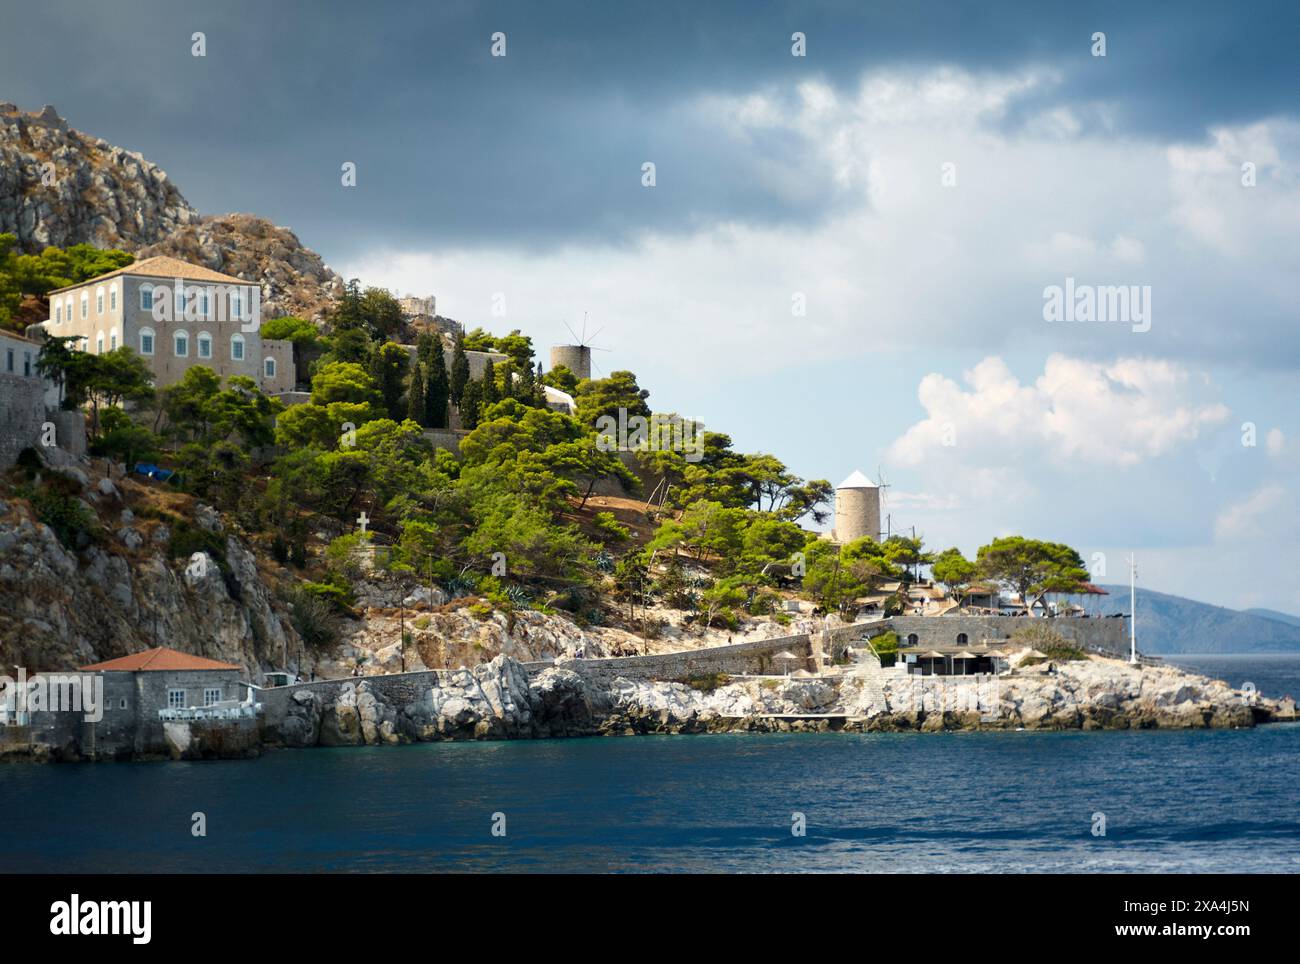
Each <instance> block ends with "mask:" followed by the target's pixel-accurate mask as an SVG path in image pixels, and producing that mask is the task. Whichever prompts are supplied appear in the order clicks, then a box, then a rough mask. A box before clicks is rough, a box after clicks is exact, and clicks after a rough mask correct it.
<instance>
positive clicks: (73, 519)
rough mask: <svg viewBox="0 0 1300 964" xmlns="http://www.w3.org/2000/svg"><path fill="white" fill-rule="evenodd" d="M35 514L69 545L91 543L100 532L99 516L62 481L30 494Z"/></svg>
mask: <svg viewBox="0 0 1300 964" xmlns="http://www.w3.org/2000/svg"><path fill="white" fill-rule="evenodd" d="M31 503H32V509H33V510H34V511H35V513H36V518H37V519H39V520H40V521H41V522H44V523H45V524H46V525H47V526H49V527H50V528H51V529H52V530H53V531H54V534H55V535H56V536H57V537H58V539H59V542H61V543H63V545H65V546H67V547H68V548H69V549H81V548H84V547H86V546H88V545H89V544H90V543H91V542H93V541H94V539H95V538H96V537H97V535H98V531H99V520H98V519H96V518H95V515H94V513H93V512H91V511H90V510H89V509H87V508H86V506H85V505H84V504H83V503H82V501H81V499H80V498H78V497H77V496H75V495H73V494H72V493H70V492H68V491H66V489H65V488H64V487H63V486H61V485H47V486H43V487H42V488H40V489H39V490H37V491H35V492H33V493H32V494H31Z"/></svg>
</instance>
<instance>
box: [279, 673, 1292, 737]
mask: <svg viewBox="0 0 1300 964" xmlns="http://www.w3.org/2000/svg"><path fill="white" fill-rule="evenodd" d="M575 662H576V661H575ZM573 665H574V664H573V662H570V663H568V664H567V665H566V664H564V663H561V664H560V665H557V666H555V667H552V668H548V669H544V670H542V671H541V672H540V673H537V674H536V675H534V676H533V677H532V678H531V679H530V677H529V675H528V673H527V672H526V671H525V669H524V667H523V666H522V665H521V664H520V663H518V662H517V661H515V660H513V659H511V658H510V657H508V656H498V657H496V658H495V659H493V660H492V661H491V662H489V663H485V664H482V665H480V666H477V667H475V668H474V669H473V670H457V671H449V672H446V673H440V674H438V677H437V683H436V685H434V686H431V687H429V688H428V689H427V691H426V692H425V693H424V694H423V695H422V696H421V697H419V698H418V699H414V700H411V701H409V702H405V703H402V702H400V701H393V700H386V699H385V698H384V697H383V694H381V693H380V692H378V687H377V686H376V685H375V683H374V681H373V680H366V679H361V680H358V681H355V682H353V681H348V682H346V683H344V684H342V685H341V686H340V687H339V689H338V692H337V694H336V695H334V696H332V697H328V696H327V697H322V696H321V694H320V693H319V692H318V691H313V690H311V689H302V690H299V691H297V692H295V693H293V694H292V696H291V697H290V708H289V712H288V713H287V714H286V715H285V717H284V719H283V721H282V722H280V723H279V724H277V725H275V726H269V727H266V728H264V734H263V735H264V739H265V740H266V743H267V744H268V745H272V746H274V745H280V746H288V747H308V746H363V745H384V744H400V743H410V742H426V741H436V740H502V739H535V738H554V737H573V736H597V735H638V734H655V733H662V734H667V733H720V732H791V731H831V730H834V731H846V732H876V731H897V730H917V731H925V732H929V731H939V730H988V729H993V730H1018V729H1026V730H1068V729H1079V730H1098V729H1112V730H1115V729H1171V728H1174V729H1190V728H1196V729H1204V728H1215V729H1218V728H1241V727H1252V726H1255V725H1257V724H1260V723H1268V722H1274V721H1282V720H1287V719H1294V718H1295V716H1294V714H1295V710H1294V704H1293V703H1287V702H1286V701H1278V700H1271V699H1267V698H1262V697H1256V696H1253V695H1252V694H1249V693H1247V692H1243V691H1240V690H1234V689H1232V688H1230V687H1229V686H1228V685H1227V684H1226V683H1223V682H1221V681H1218V680H1211V679H1208V678H1206V677H1202V676H1196V675H1194V674H1190V673H1184V672H1182V671H1180V670H1177V669H1173V668H1171V667H1163V666H1162V667H1151V666H1137V667H1135V666H1130V665H1129V664H1127V663H1124V662H1122V661H1120V660H1113V659H1103V658H1099V657H1095V658H1093V659H1090V660H1086V661H1075V662H1062V663H1056V662H1047V663H1042V664H1038V665H1036V666H1032V667H1029V668H1027V669H1022V670H1017V671H1015V672H1013V673H1010V674H1006V675H1004V676H1000V677H992V678H983V680H982V681H981V682H978V683H976V682H975V681H971V682H953V681H951V680H945V678H943V677H927V678H925V679H923V680H920V681H917V680H915V678H902V679H898V680H895V681H890V682H887V683H886V684H885V685H883V686H880V685H872V681H871V680H864V679H862V678H859V677H855V676H852V675H845V676H843V677H810V678H802V679H799V678H790V677H785V678H781V677H775V678H773V677H768V678H754V677H749V678H744V679H739V680H734V681H721V682H720V685H716V686H713V687H712V688H709V689H704V688H699V685H700V684H699V683H698V681H693V682H696V684H697V685H696V686H691V685H687V684H686V683H683V682H660V681H645V680H630V679H626V678H621V677H619V678H616V679H614V680H613V681H612V682H609V681H599V680H595V679H592V678H590V677H588V676H585V675H583V674H582V673H581V672H578V671H575V669H573V668H570V667H572V666H573Z"/></svg>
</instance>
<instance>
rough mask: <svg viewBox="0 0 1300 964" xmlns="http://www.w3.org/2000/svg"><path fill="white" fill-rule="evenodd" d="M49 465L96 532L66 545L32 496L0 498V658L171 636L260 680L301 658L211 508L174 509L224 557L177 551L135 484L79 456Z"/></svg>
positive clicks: (79, 651)
mask: <svg viewBox="0 0 1300 964" xmlns="http://www.w3.org/2000/svg"><path fill="white" fill-rule="evenodd" d="M51 471H54V470H51ZM59 471H61V473H62V474H64V475H66V476H67V477H69V478H70V479H72V480H73V481H74V482H75V483H76V484H77V485H79V486H80V488H81V490H82V492H81V496H80V501H81V504H82V505H83V506H84V507H85V508H86V510H87V511H89V512H90V513H92V514H93V516H94V517H95V519H96V520H97V525H96V533H97V536H96V538H95V539H94V541H92V542H90V543H89V544H87V545H85V546H83V547H81V548H79V549H74V548H69V547H68V546H65V545H64V544H63V543H62V542H60V540H59V538H58V537H57V536H56V535H55V532H54V530H53V529H51V528H50V526H49V525H46V524H45V523H43V522H41V521H39V520H38V519H37V517H36V515H37V513H36V512H35V511H34V510H33V507H32V506H31V504H29V503H28V502H26V501H25V500H21V499H18V498H12V497H11V498H9V499H7V500H4V501H0V600H3V603H4V604H3V606H0V662H2V663H3V664H4V665H6V666H9V667H12V666H15V665H17V666H24V667H27V668H28V669H29V670H37V669H42V670H67V669H71V668H74V667H77V666H83V665H86V664H89V663H94V662H98V661H100V660H104V659H111V658H113V657H115V656H123V655H126V654H128V653H132V652H137V651H139V650H142V649H147V648H149V647H152V646H169V647H171V648H173V649H178V650H181V651H182V652H188V653H196V654H198V655H201V656H207V657H209V658H212V659H220V660H224V661H226V662H232V663H239V664H241V665H243V666H244V667H245V668H246V670H247V671H248V672H249V675H250V678H252V679H260V670H261V669H269V668H273V667H279V666H282V665H284V662H285V661H286V659H287V660H289V661H290V662H292V663H293V664H295V665H297V664H299V663H301V662H302V661H303V659H304V655H305V654H304V652H303V647H302V645H301V643H300V642H299V640H298V637H297V635H296V634H295V633H294V631H293V629H292V627H291V625H290V622H289V618H288V611H287V607H286V606H285V605H284V603H282V602H281V601H280V600H279V599H277V598H276V596H275V594H274V592H273V591H272V588H271V586H270V585H269V584H268V582H267V580H266V578H265V576H264V574H263V573H262V572H261V571H260V570H259V567H258V564H257V559H256V558H255V556H254V554H253V552H252V551H251V549H250V548H249V546H248V545H247V544H246V543H244V542H243V541H242V540H240V539H238V538H236V537H234V536H231V535H228V534H227V533H225V532H224V530H223V527H222V523H221V520H220V517H219V516H218V514H217V513H216V512H215V511H213V510H211V509H209V508H207V507H204V506H198V507H193V508H192V509H191V508H188V507H187V509H186V511H185V513H184V514H185V516H191V515H192V517H193V518H194V519H196V520H197V522H198V524H199V525H200V526H201V527H202V528H204V529H205V530H206V531H208V532H211V533H212V535H213V536H214V537H215V539H214V541H215V543H216V545H217V546H219V547H220V555H221V556H222V558H221V559H216V558H213V557H212V556H209V555H208V554H206V553H200V555H201V556H202V557H203V558H202V559H201V560H198V561H196V560H195V559H194V556H193V554H183V555H181V556H179V557H177V556H176V554H175V553H174V552H173V551H171V550H172V547H171V540H172V536H173V534H174V531H173V530H174V523H172V522H171V521H169V520H170V519H171V518H172V517H171V516H169V515H165V514H163V513H159V512H157V511H151V512H149V513H148V514H147V515H146V514H144V512H145V510H144V508H143V507H142V506H141V503H140V499H139V498H138V497H137V496H138V495H139V493H138V491H133V490H142V489H145V488H146V485H145V484H142V483H138V482H134V481H131V480H123V479H117V480H116V481H114V480H110V479H107V478H103V477H97V476H95V475H92V474H91V473H90V472H88V471H87V469H86V468H85V467H82V465H70V466H65V467H63V468H62V469H61V470H59ZM128 495H131V496H132V499H131V501H130V503H128V499H127V496H128ZM177 498H186V497H181V496H177ZM129 504H134V505H136V507H137V510H138V513H139V514H138V513H137V511H136V510H132V509H131V508H129V507H128V506H129Z"/></svg>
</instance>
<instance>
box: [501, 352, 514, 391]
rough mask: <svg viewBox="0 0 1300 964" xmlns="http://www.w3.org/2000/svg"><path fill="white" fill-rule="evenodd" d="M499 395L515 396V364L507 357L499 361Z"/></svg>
mask: <svg viewBox="0 0 1300 964" xmlns="http://www.w3.org/2000/svg"><path fill="white" fill-rule="evenodd" d="M501 397H502V398H514V397H515V366H514V365H513V364H511V362H510V359H508V358H507V359H506V360H505V361H503V362H502V363H501Z"/></svg>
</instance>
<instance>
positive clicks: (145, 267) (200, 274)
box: [50, 255, 257, 295]
mask: <svg viewBox="0 0 1300 964" xmlns="http://www.w3.org/2000/svg"><path fill="white" fill-rule="evenodd" d="M124 274H133V275H141V276H142V277H145V278H169V279H173V278H180V279H182V280H183V281H211V282H212V283H213V284H225V285H229V284H236V285H254V284H257V282H256V281H245V280H244V279H243V278H235V277H232V276H231V275H228V274H222V273H221V272H220V271H213V270H212V269H211V268H205V267H203V266H202V265H198V264H190V263H189V262H188V261H182V260H180V259H179V258H169V257H167V256H166V255H158V256H157V257H156V258H145V259H144V260H143V261H137V262H135V263H134V264H128V265H127V266H126V267H125V268H118V269H117V270H116V271H109V272H107V273H105V274H101V275H97V276H96V277H94V278H87V279H86V280H85V281H81V282H78V283H77V284H75V285H68V286H67V287H64V288H55V289H54V290H53V291H51V292H50V294H52V295H53V294H58V293H59V292H60V291H71V290H72V289H73V288H81V287H83V286H84V285H89V284H95V283H96V282H99V281H103V280H105V279H107V278H116V277H117V276H118V275H124Z"/></svg>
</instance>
